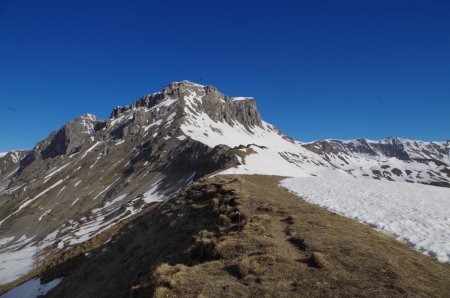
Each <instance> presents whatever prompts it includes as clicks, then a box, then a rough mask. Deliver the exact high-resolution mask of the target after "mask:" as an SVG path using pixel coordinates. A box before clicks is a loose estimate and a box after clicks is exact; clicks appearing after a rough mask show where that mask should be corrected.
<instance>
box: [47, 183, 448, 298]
mask: <svg viewBox="0 0 450 298" xmlns="http://www.w3.org/2000/svg"><path fill="white" fill-rule="evenodd" d="M280 180H281V177H276V176H261V175H252V176H245V175H243V176H238V177H235V176H216V177H214V178H206V179H200V180H199V181H197V182H195V183H194V184H193V185H192V186H191V187H190V188H188V189H186V190H185V191H183V192H181V193H180V194H179V195H176V196H174V197H173V198H171V199H168V200H167V201H165V202H162V203H156V204H155V205H153V206H152V207H151V208H150V209H149V210H148V211H146V212H145V214H143V215H142V216H140V217H138V218H136V219H135V220H132V221H130V222H129V223H127V224H126V225H124V226H123V227H122V228H121V229H120V231H118V233H117V234H116V235H115V236H113V237H112V239H111V240H110V241H109V242H108V243H105V244H103V245H101V246H99V247H97V248H95V249H93V250H91V251H90V252H89V253H88V254H80V255H78V256H75V257H73V258H72V259H69V260H66V261H65V262H63V263H61V264H55V265H54V266H52V267H50V268H47V270H45V271H44V272H43V274H42V280H44V281H51V280H53V279H55V278H58V277H63V279H62V282H61V283H60V284H59V285H58V286H57V287H56V288H54V289H53V290H52V291H51V292H49V293H48V297H93V296H101V297H107V296H108V297H111V296H114V297H122V296H131V297H148V296H154V297H180V296H183V297H236V296H241V297H254V296H271V297H294V296H312V297H324V296H344V297H350V296H359V297H394V296H395V297H411V296H414V297H429V296H441V297H445V296H447V295H449V294H450V285H449V284H448V280H449V279H450V267H449V266H448V265H445V264H441V263H438V262H436V261H434V260H432V259H431V258H429V257H427V256H425V255H422V254H421V253H419V252H415V251H413V250H411V249H410V248H408V247H407V246H406V245H404V244H402V243H400V242H398V241H396V240H394V239H393V238H392V237H391V236H389V235H385V234H382V233H380V232H377V231H375V230H373V229H372V228H370V227H369V226H366V225H363V224H360V223H357V222H355V221H353V220H351V219H348V218H345V217H342V216H339V215H337V214H334V213H332V212H329V211H326V210H324V209H322V208H320V207H318V206H315V205H312V204H309V203H307V202H305V201H303V200H301V199H300V198H299V197H297V196H295V195H293V194H291V193H289V192H287V191H286V190H284V189H282V188H280V187H279V186H278V183H279V181H280ZM239 214H240V216H239ZM119 272H120V273H119Z"/></svg>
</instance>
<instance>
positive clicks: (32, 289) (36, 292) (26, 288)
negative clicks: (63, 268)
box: [1, 278, 62, 298]
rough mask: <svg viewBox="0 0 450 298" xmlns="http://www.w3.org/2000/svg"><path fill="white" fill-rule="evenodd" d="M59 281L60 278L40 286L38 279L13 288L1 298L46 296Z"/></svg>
mask: <svg viewBox="0 0 450 298" xmlns="http://www.w3.org/2000/svg"><path fill="white" fill-rule="evenodd" d="M61 281H62V278H57V279H54V280H52V281H50V282H48V283H46V284H42V283H41V279H40V278H35V279H32V280H29V281H27V282H25V283H23V284H21V285H20V286H17V287H15V288H14V289H12V290H10V291H9V292H6V293H5V294H3V295H2V296H1V298H17V297H20V298H36V297H38V296H41V295H46V294H47V293H48V292H49V291H50V290H52V289H53V288H55V287H56V286H57V285H58V284H59V283H60V282H61Z"/></svg>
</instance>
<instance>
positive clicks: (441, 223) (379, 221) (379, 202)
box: [281, 175, 450, 263]
mask: <svg viewBox="0 0 450 298" xmlns="http://www.w3.org/2000/svg"><path fill="white" fill-rule="evenodd" d="M281 185H282V186H284V187H286V188H287V189H288V190H290V191H291V192H293V193H295V194H298V195H299V196H301V197H303V198H304V199H305V200H306V201H308V202H311V203H315V204H318V205H319V206H323V207H326V208H328V209H331V210H333V211H335V212H338V213H340V214H342V215H345V216H347V217H350V218H354V219H356V220H358V221H360V222H364V223H368V224H370V225H373V226H375V227H377V228H378V229H380V230H382V231H385V232H388V233H391V234H394V235H395V236H396V237H397V239H399V240H401V241H405V242H407V243H408V244H410V245H411V246H412V247H413V248H414V249H416V250H418V251H421V252H424V253H426V254H428V255H430V256H432V257H435V258H436V259H437V260H439V261H441V262H446V263H450V233H449V231H450V200H449V198H450V189H449V188H443V187H435V186H429V185H423V184H413V183H405V182H389V181H378V180H372V179H355V178H352V177H349V176H343V175H328V176H327V177H308V178H288V179H285V180H283V181H282V182H281Z"/></svg>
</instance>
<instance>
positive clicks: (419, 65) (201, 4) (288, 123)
mask: <svg viewBox="0 0 450 298" xmlns="http://www.w3.org/2000/svg"><path fill="white" fill-rule="evenodd" d="M69 2H70V3H69ZM157 2H161V3H157ZM166 2H168V3H166ZM264 2H265V1H242V0H241V1H230V0H229V1H170V2H169V1H142V2H140V1H45V0H43V1H20V0H14V1H9V0H0V151H7V150H10V149H16V148H18V149H28V148H32V147H33V146H34V144H35V143H36V142H37V141H39V140H41V139H43V138H45V137H46V136H47V135H48V134H49V133H50V131H52V130H56V129H58V128H59V127H61V125H63V124H64V123H65V122H67V121H69V120H70V119H73V118H75V117H77V116H79V115H81V114H84V113H88V112H89V113H93V114H96V115H97V116H99V117H102V118H105V117H108V116H109V114H110V112H111V110H112V108H113V107H114V106H116V105H125V104H131V103H132V102H133V101H134V100H136V99H137V98H139V97H140V96H142V95H144V94H147V93H153V92H155V91H159V90H160V89H162V88H163V87H164V86H165V85H167V84H168V83H170V82H172V81H180V80H183V79H187V80H191V81H195V82H198V83H201V84H210V85H214V86H216V87H217V88H219V89H220V90H222V91H223V92H224V93H225V94H227V95H229V96H253V97H255V98H256V100H257V103H258V106H259V108H260V111H261V114H262V115H263V118H264V119H265V120H266V121H268V122H271V123H273V124H275V125H276V126H278V127H279V128H280V129H281V130H282V131H284V132H285V133H286V134H288V135H290V136H293V137H294V138H296V139H298V140H301V141H309V140H315V139H324V138H342V139H348V138H358V137H367V138H371V139H380V138H384V137H386V136H400V137H404V138H412V139H423V140H442V139H449V138H450V129H449V128H450V2H449V1H439V0H433V1H272V3H264ZM267 2H268V1H267Z"/></svg>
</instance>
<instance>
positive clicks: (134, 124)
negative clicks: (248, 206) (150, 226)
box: [0, 81, 450, 284]
mask: <svg viewBox="0 0 450 298" xmlns="http://www.w3.org/2000/svg"><path fill="white" fill-rule="evenodd" d="M449 151H450V146H449V142H448V141H445V142H419V141H410V140H403V139H396V138H390V139H385V140H382V141H369V140H366V139H358V140H351V141H340V140H325V141H317V142H312V143H302V142H298V141H295V140H293V139H291V138H289V137H287V136H285V135H284V134H283V133H282V132H280V131H279V130H278V129H277V128H275V127H274V126H273V125H271V124H268V123H266V122H264V121H263V120H262V119H261V116H260V114H259V111H258V109H257V106H256V101H255V99H253V98H251V97H228V96H226V95H224V94H223V93H221V92H220V91H219V90H217V89H216V88H214V87H212V86H203V85H199V84H195V83H192V82H189V81H182V82H175V83H171V84H169V85H168V86H166V87H165V88H164V89H163V90H162V91H161V92H157V93H153V94H150V95H146V96H144V97H142V98H140V99H138V100H137V101H136V102H134V103H133V104H132V105H130V106H120V107H116V108H114V110H113V111H112V113H111V116H110V117H109V118H108V119H105V120H103V119H99V118H97V117H96V116H94V115H91V114H86V115H83V116H80V117H79V118H77V119H74V120H72V121H70V122H68V123H67V124H65V125H64V126H63V127H62V128H60V129H59V130H58V131H55V132H52V133H51V134H50V135H49V136H48V137H47V138H46V139H45V140H43V141H41V142H39V143H38V144H37V145H36V146H35V147H34V148H33V149H32V150H30V151H17V152H11V153H8V154H6V155H5V156H3V157H0V232H1V235H2V238H1V239H0V256H1V257H2V259H3V260H6V261H5V262H4V264H3V265H2V266H1V268H0V284H5V283H8V282H11V281H13V280H16V279H17V278H20V277H21V276H23V275H25V274H27V273H28V272H30V271H31V270H33V269H36V267H37V265H41V264H39V262H38V260H41V259H46V258H47V259H48V257H49V256H52V255H53V256H56V255H59V254H61V253H62V252H64V251H67V250H69V249H71V248H73V247H77V246H82V245H83V243H85V242H86V241H90V240H91V239H93V238H94V237H96V236H98V235H101V234H102V233H105V232H106V231H108V230H109V229H112V228H114V227H115V226H116V225H117V224H119V223H121V222H126V221H129V220H131V219H132V218H134V217H136V216H138V215H139V214H140V213H142V212H143V211H145V210H146V208H148V206H150V205H152V204H154V202H157V201H161V200H164V199H165V198H167V197H169V196H171V195H172V194H175V193H177V192H179V191H180V190H181V189H183V188H184V187H185V186H187V185H189V184H191V182H192V181H194V180H195V179H197V178H199V177H203V176H205V175H211V174H214V173H244V174H252V173H257V174H269V175H281V176H294V177H305V176H324V175H329V174H332V175H347V176H348V175H351V176H353V177H355V178H358V179H384V180H393V181H406V182H414V183H425V184H433V185H438V186H446V187H448V186H450V167H449V165H450V162H449ZM106 240H107V239H106ZM18 260H20V262H18Z"/></svg>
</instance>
